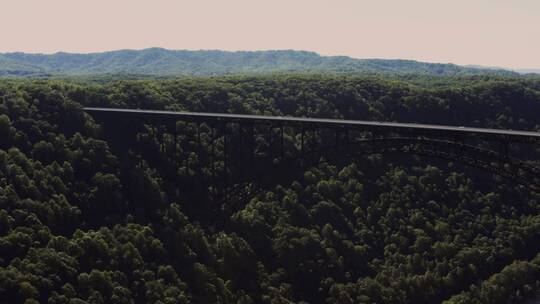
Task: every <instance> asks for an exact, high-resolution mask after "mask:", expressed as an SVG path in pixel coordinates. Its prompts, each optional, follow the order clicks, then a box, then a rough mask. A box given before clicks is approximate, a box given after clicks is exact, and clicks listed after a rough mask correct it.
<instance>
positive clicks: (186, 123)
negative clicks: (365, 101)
mask: <svg viewBox="0 0 540 304" xmlns="http://www.w3.org/2000/svg"><path fill="white" fill-rule="evenodd" d="M84 111H85V112H87V113H88V114H90V115H92V116H93V117H94V118H95V119H96V120H97V121H101V122H103V123H104V126H105V135H106V136H109V137H111V138H112V139H113V143H117V144H118V145H119V146H123V147H131V148H132V149H139V150H141V151H142V150H145V151H147V152H148V151H149V150H148V143H149V142H150V143H154V144H155V145H157V147H158V149H159V151H157V153H154V154H153V155H154V156H155V157H154V158H156V159H157V158H160V157H162V156H163V155H166V157H165V158H166V159H165V161H167V162H169V163H172V164H181V165H182V167H183V168H185V170H187V171H190V168H193V162H194V159H195V158H197V159H198V162H199V164H203V162H204V163H205V164H208V166H209V167H208V168H207V169H208V171H209V172H210V175H211V176H212V183H213V184H214V185H221V188H227V187H228V186H229V185H232V184H234V183H236V182H241V181H248V180H250V179H253V178H255V177H257V176H261V175H263V176H264V175H268V172H269V170H277V169H278V168H279V167H283V168H285V169H286V168H290V166H304V165H306V164H308V163H314V162H319V161H321V160H323V161H336V162H339V161H343V160H344V159H346V158H348V157H353V156H354V155H356V154H364V155H365V154H398V155H401V154H414V155H420V156H425V157H435V158H442V159H447V160H451V161H455V162H459V163H462V164H464V165H468V166H472V167H476V168H480V169H482V170H486V171H488V172H491V173H493V174H496V175H499V176H502V177H504V178H507V179H510V180H512V181H515V182H516V183H518V184H519V185H522V186H525V187H540V169H539V168H537V167H535V166H534V165H533V163H534V162H533V160H535V159H534V158H535V157H536V156H537V152H536V151H535V149H536V148H537V147H538V146H537V145H538V143H540V133H539V132H530V131H516V130H499V129H488V128H471V127H464V126H443V125H431V124H414V123H397V122H378V121H361V120H342V119H327V118H306V117H289V116H265V115H246V114H226V113H200V112H174V111H158V110H141V109H118V108H95V107H86V108H84ZM204 147H209V149H207V150H205V149H204ZM194 153H195V155H197V157H194V155H193V154H194ZM160 155H161V156H160ZM148 156H150V158H152V156H151V155H146V157H145V158H147V157H148ZM527 157H529V159H527ZM531 158H532V159H531ZM190 163H191V167H190ZM246 171H251V174H246ZM218 180H221V182H218ZM218 188H219V186H218ZM538 189H540V188H538Z"/></svg>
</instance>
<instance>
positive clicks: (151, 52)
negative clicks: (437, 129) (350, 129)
mask: <svg viewBox="0 0 540 304" xmlns="http://www.w3.org/2000/svg"><path fill="white" fill-rule="evenodd" d="M276 72H333V73H378V74H422V75H438V76H455V75H506V76H511V75H514V76H517V75H518V74H517V73H514V72H510V71H507V70H502V69H500V70H494V69H488V68H476V67H464V66H458V65H454V64H438V63H425V62H418V61H412V60H385V59H354V58H350V57H345V56H334V57H325V56H320V55H318V54H317V53H314V52H306V51H292V50H283V51H253V52H249V51H239V52H226V51H217V50H216V51H187V50H178V51H173V50H166V49H160V48H151V49H144V50H120V51H111V52H104V53H91V54H70V53H56V54H52V55H44V54H25V53H5V54H0V76H4V77H6V76H7V77H31V76H34V77H36V76H41V77H44V76H59V75H60V76H76V75H96V74H98V75H99V74H135V75H154V76H217V75H230V74H254V73H255V74H256V73H276Z"/></svg>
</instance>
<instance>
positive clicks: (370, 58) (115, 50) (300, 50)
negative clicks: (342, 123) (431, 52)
mask: <svg viewBox="0 0 540 304" xmlns="http://www.w3.org/2000/svg"><path fill="white" fill-rule="evenodd" d="M151 49H160V50H165V51H173V52H174V51H188V52H215V51H218V52H227V53H241V52H272V51H277V52H280V51H281V52H282V51H294V52H306V53H314V54H316V55H318V56H320V57H346V58H351V59H356V60H396V61H414V62H420V63H430V64H453V65H457V66H461V67H466V68H476V69H499V70H508V71H540V67H538V68H534V67H519V68H511V67H505V66H497V65H480V64H475V63H468V64H458V63H454V62H451V61H448V62H434V61H425V60H422V59H412V58H403V57H400V58H396V57H364V58H360V57H353V56H349V55H331V54H323V53H320V52H317V51H312V50H305V49H294V48H290V49H251V50H247V49H235V50H226V49H189V48H185V49H171V48H166V47H160V46H152V47H145V48H119V49H109V50H100V51H98V50H93V51H73V52H72V51H61V50H60V51H54V52H46V51H43V52H26V51H0V55H3V54H28V55H45V56H51V55H57V54H73V55H92V54H103V53H113V52H122V51H134V52H137V51H145V50H151Z"/></svg>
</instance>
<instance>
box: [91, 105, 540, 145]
mask: <svg viewBox="0 0 540 304" xmlns="http://www.w3.org/2000/svg"><path fill="white" fill-rule="evenodd" d="M83 109H84V111H86V112H88V113H103V114H120V115H128V116H142V117H148V118H167V119H178V120H193V121H201V120H216V121H220V120H222V121H238V122H241V121H254V122H256V121H266V122H276V123H288V124H294V123H298V124H319V125H327V126H335V127H339V126H364V127H371V128H383V129H408V130H416V131H428V132H429V131H435V132H440V133H445V132H446V133H457V134H482V135H492V136H498V137H513V138H522V139H523V138H527V139H530V140H534V141H536V140H540V132H530V131H515V130H500V129H487V128H470V127H464V126H444V125H430V124H415V123H398V122H379V121H363V120H343V119H328V118H306V117H291V116H266V115H247V114H227V113H202V112H174V111H159V110H142V109H119V108H95V107H86V108H83Z"/></svg>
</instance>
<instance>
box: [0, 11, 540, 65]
mask: <svg viewBox="0 0 540 304" xmlns="http://www.w3.org/2000/svg"><path fill="white" fill-rule="evenodd" d="M154 46H155V47H164V48H169V49H192V50H197V49H223V50H267V49H297V50H311V51H316V52H318V53H321V54H323V55H348V56H351V57H357V58H405V59H415V60H422V61H430V62H453V63H457V64H481V65H489V66H504V67H511V68H540V0H264V1H263V0H46V1H45V0H0V52H12V51H24V52H41V53H53V52H56V51H66V52H83V53H86V52H94V51H105V50H116V49H126V48H129V49H142V48H147V47H154Z"/></svg>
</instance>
